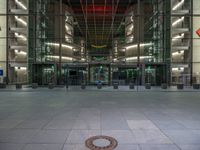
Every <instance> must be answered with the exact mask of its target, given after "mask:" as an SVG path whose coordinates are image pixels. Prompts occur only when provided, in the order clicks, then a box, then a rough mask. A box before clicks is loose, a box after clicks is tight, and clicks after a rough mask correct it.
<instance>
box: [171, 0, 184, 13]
mask: <svg viewBox="0 0 200 150" xmlns="http://www.w3.org/2000/svg"><path fill="white" fill-rule="evenodd" d="M184 1H185V0H181V1H180V2H178V3H177V4H176V5H175V6H174V7H173V8H172V10H173V11H174V10H177V9H178V8H180V7H181V6H183V4H184Z"/></svg>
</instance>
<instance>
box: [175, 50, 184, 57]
mask: <svg viewBox="0 0 200 150" xmlns="http://www.w3.org/2000/svg"><path fill="white" fill-rule="evenodd" d="M183 54H184V51H178V52H174V53H172V56H177V55H183Z"/></svg>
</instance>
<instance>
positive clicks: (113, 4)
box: [63, 0, 137, 55]
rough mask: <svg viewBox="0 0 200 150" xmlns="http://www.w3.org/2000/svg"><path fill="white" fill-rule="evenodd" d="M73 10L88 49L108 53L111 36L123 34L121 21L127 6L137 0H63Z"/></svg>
mask: <svg viewBox="0 0 200 150" xmlns="http://www.w3.org/2000/svg"><path fill="white" fill-rule="evenodd" d="M63 2H64V3H66V4H67V5H68V6H70V7H71V9H72V10H73V13H74V14H73V15H74V17H75V18H76V20H77V22H78V26H79V29H80V32H81V33H82V36H83V37H84V38H85V39H86V41H87V46H88V49H92V51H91V52H94V53H95V54H96V53H98V52H100V53H101V54H105V55H107V54H109V49H112V43H113V42H112V41H113V38H114V37H115V36H117V35H122V36H123V34H124V29H123V26H122V24H123V22H124V17H125V12H126V10H127V9H128V7H129V6H130V5H131V4H133V3H135V2H137V0H63Z"/></svg>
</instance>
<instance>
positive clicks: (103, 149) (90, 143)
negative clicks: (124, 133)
mask: <svg viewBox="0 0 200 150" xmlns="http://www.w3.org/2000/svg"><path fill="white" fill-rule="evenodd" d="M105 143H106V144H105ZM103 144H105V145H103ZM101 145H103V146H101ZM117 145H118V142H117V140H116V139H114V138H112V137H109V136H93V137H91V138H89V139H87V140H86V141H85V146H86V147H87V148H89V149H90V150H113V149H115V148H116V147H117Z"/></svg>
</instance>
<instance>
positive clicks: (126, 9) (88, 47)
mask: <svg viewBox="0 0 200 150" xmlns="http://www.w3.org/2000/svg"><path fill="white" fill-rule="evenodd" d="M0 2H1V5H0V7H2V8H1V12H0V14H1V15H0V17H1V19H0V23H1V24H0V27H1V28H0V29H1V30H0V36H1V37H0V40H1V42H0V47H1V53H0V61H1V64H0V70H4V77H7V79H8V80H7V82H8V83H11V84H14V83H18V82H20V83H32V82H37V83H39V84H41V85H47V84H48V83H54V84H66V83H68V84H73V85H77V84H81V83H87V84H96V83H98V82H102V83H104V84H107V85H110V84H112V83H113V82H116V81H118V82H120V84H123V85H125V84H129V83H130V82H134V83H136V84H138V85H144V84H145V83H151V84H152V85H161V83H168V84H169V85H175V84H177V83H184V84H185V85H191V84H192V83H199V82H200V69H199V68H200V67H199V62H200V59H199V58H200V57H199V55H200V52H199V47H200V46H199V43H200V41H199V38H200V24H199V21H198V20H199V19H200V12H199V8H200V4H199V1H198V0H192V1H191V0H170V1H169V0H112V1H90V0H82V1H74V0H68V1H66V0H34V1H32V0H8V1H6V0H1V1H0ZM7 8H8V10H7ZM198 34H199V35H198ZM79 75H80V77H78V76H79ZM4 80H5V79H4ZM75 80H77V82H75Z"/></svg>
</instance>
